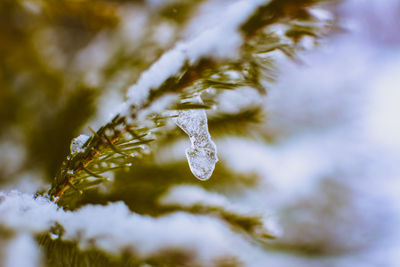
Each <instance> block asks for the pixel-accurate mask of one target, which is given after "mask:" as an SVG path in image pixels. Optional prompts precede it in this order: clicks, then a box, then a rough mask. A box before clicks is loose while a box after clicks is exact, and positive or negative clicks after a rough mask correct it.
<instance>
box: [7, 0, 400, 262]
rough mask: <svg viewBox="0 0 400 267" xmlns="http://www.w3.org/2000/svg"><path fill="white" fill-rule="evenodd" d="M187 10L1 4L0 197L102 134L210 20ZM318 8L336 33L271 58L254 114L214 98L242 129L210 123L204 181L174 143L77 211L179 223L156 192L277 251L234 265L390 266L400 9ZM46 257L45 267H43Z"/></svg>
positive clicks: (38, 182)
mask: <svg viewBox="0 0 400 267" xmlns="http://www.w3.org/2000/svg"><path fill="white" fill-rule="evenodd" d="M222 2H223V1H222ZM225 2H227V1H225ZM228 2H229V1H228ZM201 3H202V1H173V0H171V1H170V0H169V1H157V0H148V1H134V0H131V1H117V0H115V1H105V0H104V1H100V0H95V1H86V0H76V1H75V0H74V1H72V0H57V1H52V0H48V1H43V0H2V1H1V3H0V190H2V191H8V190H13V189H17V190H19V191H22V192H27V193H35V192H36V191H38V190H45V189H48V188H49V184H50V183H51V181H52V178H53V177H54V175H55V173H56V172H57V170H58V168H59V167H60V164H61V162H62V160H63V159H64V157H65V156H66V155H68V153H69V146H70V142H71V140H72V138H74V137H76V136H77V135H79V134H81V133H89V130H88V125H90V126H91V127H93V128H95V129H96V128H98V127H99V126H101V125H102V124H103V123H104V122H106V121H107V119H108V117H109V114H110V112H111V111H112V110H114V109H115V107H116V106H117V105H118V104H119V103H121V102H122V101H123V100H124V94H125V92H126V89H127V88H128V87H129V85H131V84H133V83H134V82H135V81H136V80H137V78H138V76H139V75H140V73H141V72H142V71H143V70H145V69H147V68H148V67H149V66H150V65H151V63H153V62H154V61H155V60H156V59H157V58H158V57H159V56H160V55H161V54H162V53H163V52H165V51H166V50H167V49H169V48H171V47H172V46H173V45H174V44H175V43H176V41H177V40H180V39H182V38H185V37H187V36H190V35H191V34H194V32H195V31H196V25H198V24H201V23H202V22H201V21H196V20H195V19H191V18H192V17H196V14H197V13H196V12H203V13H204V12H206V13H207V12H210V14H211V15H212V11H211V10H208V9H207V6H204V7H202V9H200V11H199V10H198V8H199V6H200V5H201ZM324 7H326V8H327V9H328V10H329V12H326V11H324V10H321V9H318V8H316V9H315V10H313V12H316V15H318V16H321V19H326V18H327V17H328V19H329V18H330V17H331V18H332V19H333V20H335V21H337V24H338V27H337V29H336V30H335V31H333V32H332V33H331V34H330V36H328V37H326V38H324V39H323V40H322V41H321V42H320V44H319V45H316V44H315V43H314V42H313V41H312V40H308V39H307V38H305V39H304V40H302V45H303V46H304V48H305V50H306V51H302V52H300V53H299V54H298V55H297V59H296V60H295V61H293V60H291V59H289V58H286V57H285V56H283V55H279V54H278V55H276V66H275V67H276V68H275V72H276V73H275V74H276V76H277V79H276V81H275V82H273V83H271V85H270V86H269V88H267V95H266V96H265V97H264V98H260V97H259V95H258V94H256V93H255V92H254V90H251V89H246V88H242V89H240V90H236V91H226V92H224V93H223V94H221V97H220V99H219V100H218V109H219V110H222V111H224V112H226V113H227V114H229V113H237V112H238V110H242V111H249V112H248V113H247V116H248V117H244V119H245V120H246V123H241V122H240V121H237V123H236V124H233V125H230V127H225V125H222V126H221V125H219V124H218V120H217V118H216V119H215V120H213V119H212V112H213V111H210V112H209V113H210V124H209V126H210V132H211V135H212V136H213V139H214V140H215V141H216V144H217V147H218V153H219V158H220V162H219V163H218V164H217V167H216V170H215V173H214V175H213V177H212V178H211V179H210V180H209V181H207V182H200V181H198V180H196V179H195V178H194V177H193V176H192V174H191V173H190V170H189V167H188V166H187V162H186V159H185V152H184V151H185V148H186V147H187V143H188V140H186V138H178V137H177V138H172V139H171V140H172V141H169V142H164V143H162V144H160V145H159V146H158V147H157V150H156V151H155V152H154V153H153V154H152V155H151V156H149V157H146V158H144V159H142V160H140V162H139V163H137V164H136V165H135V167H134V168H132V169H130V170H128V171H121V172H117V173H115V176H114V182H113V183H111V184H104V185H101V186H100V187H99V188H97V189H95V190H91V191H89V192H87V194H85V196H83V197H82V199H81V200H79V203H77V204H76V205H77V206H76V207H80V206H82V205H85V204H87V203H97V204H104V203H107V202H109V201H119V200H122V201H124V202H125V203H126V204H127V205H128V206H129V208H130V209H131V210H132V211H134V212H137V213H139V214H146V215H153V216H156V215H160V214H165V213H168V212H171V211H174V210H181V209H183V206H179V205H177V206H176V207H165V205H164V204H165V203H166V202H168V198H166V197H165V196H166V194H167V192H171V191H168V190H172V189H173V188H178V189H179V188H180V189H181V191H180V192H185V190H186V191H188V192H191V191H190V190H193V188H196V189H195V190H197V189H199V188H201V190H206V191H208V192H214V193H218V194H220V195H223V196H224V197H225V198H226V199H227V200H229V202H230V203H232V205H235V206H239V207H241V209H244V210H246V211H247V212H249V213H257V214H262V215H263V216H266V217H268V218H270V219H271V228H273V229H274V234H276V235H277V238H276V239H275V240H274V241H273V242H270V243H268V244H267V245H265V247H263V248H262V249H260V248H259V247H254V249H252V248H246V249H247V250H244V251H246V253H248V252H249V251H251V253H249V254H248V255H247V256H246V255H242V256H243V257H244V259H245V260H244V261H245V263H246V260H247V262H249V263H252V264H253V265H254V266H257V263H260V265H258V266H284V267H286V266H288V267H290V266H398V262H400V258H399V256H398V255H400V231H399V229H398V225H399V223H400V221H399V219H400V217H399V216H400V204H399V203H400V162H399V161H400V139H399V137H400V119H399V117H398V116H399V114H400V105H399V101H400V89H399V88H400V87H399V84H400V2H399V1H398V0H344V1H340V2H339V1H336V2H333V3H330V4H329V5H327V6H324ZM203 17H204V16H203ZM255 110H257V114H256V115H255V113H251V112H254V111H255ZM177 136H179V134H177ZM182 190H183V191H182ZM199 190H200V189H199ZM196 192H197V191H196ZM163 201H164V202H163ZM163 203H164V204H163ZM0 216H1V214H0ZM0 246H1V245H0ZM250 247H251V246H250ZM64 249H66V248H64ZM68 249H71V248H68ZM55 250H56V249H55V248H54V247H52V248H46V250H44V252H43V254H44V255H45V256H44V258H46V259H47V262H48V266H58V265H57V264H56V263H55V262H57V257H61V256H60V255H59V254H57V253H55ZM237 253H239V254H240V253H244V252H240V251H239V252H237ZM4 257H5V256H4ZM49 262H50V263H49ZM51 263H52V264H51ZM261 263H262V264H261ZM245 265H246V264H245ZM60 266H63V265H60ZM64 266H65V265H64ZM85 266H86V265H85Z"/></svg>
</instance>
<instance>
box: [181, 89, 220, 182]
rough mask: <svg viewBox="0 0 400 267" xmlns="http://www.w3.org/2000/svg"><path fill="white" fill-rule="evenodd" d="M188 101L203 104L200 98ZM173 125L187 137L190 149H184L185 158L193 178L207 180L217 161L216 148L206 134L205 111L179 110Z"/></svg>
mask: <svg viewBox="0 0 400 267" xmlns="http://www.w3.org/2000/svg"><path fill="white" fill-rule="evenodd" d="M188 101H190V102H197V103H200V104H201V103H203V102H202V100H201V98H200V96H198V97H195V98H191V99H189V100H188ZM175 123H176V124H177V125H178V126H179V127H180V128H181V129H182V130H183V131H184V132H185V133H186V134H187V135H188V136H189V138H190V141H191V143H192V144H191V147H190V148H188V149H186V158H187V160H188V162H189V167H190V170H191V171H192V173H193V174H194V176H196V177H197V178H198V179H200V180H203V181H204V180H207V179H209V178H210V177H211V174H212V173H213V171H214V168H215V163H217V161H218V157H217V147H216V145H215V143H214V142H213V141H212V140H211V136H210V133H209V132H208V124H207V115H206V112H205V110H202V109H191V110H180V111H179V114H178V117H177V118H176V119H175Z"/></svg>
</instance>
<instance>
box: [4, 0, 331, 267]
mask: <svg viewBox="0 0 400 267" xmlns="http://www.w3.org/2000/svg"><path fill="white" fill-rule="evenodd" d="M334 4H335V3H334V2H329V1H321V0H320V1H317V0H296V1H295V0H272V1H261V0H260V1H183V0H173V1H150V0H149V1H135V0H132V1H108V0H106V1H105V0H95V1H89V0H82V1H70V0H58V1H50V0H48V1H34V0H24V1H22V0H18V1H15V0H3V1H2V3H0V12H1V15H0V16H1V20H2V23H1V25H2V26H0V27H1V28H0V37H1V40H2V42H1V43H0V54H1V56H2V60H1V64H0V67H1V71H0V85H1V87H2V89H1V90H0V99H1V103H2V105H1V106H0V128H1V129H2V131H1V132H0V138H1V144H0V146H1V149H2V150H3V151H4V152H3V151H2V153H1V154H2V155H1V156H0V157H2V159H1V160H2V161H3V163H1V164H0V183H1V186H2V187H3V188H4V189H7V190H6V191H4V192H1V193H0V213H1V214H3V216H0V226H1V228H0V233H1V237H2V238H1V239H2V240H6V241H7V242H9V245H8V246H9V247H10V248H12V249H15V250H16V251H17V253H20V252H24V251H25V252H26V253H28V254H27V255H31V254H33V255H32V259H31V260H28V261H24V260H22V259H21V264H24V265H25V264H27V263H29V264H31V265H30V266H40V264H43V266H241V265H244V266H248V265H254V264H255V263H254V262H252V261H251V256H249V255H244V254H246V253H254V254H255V255H258V253H263V251H267V250H278V249H282V247H281V246H279V245H277V243H274V242H275V241H274V239H275V238H276V234H277V232H276V231H275V229H274V226H273V225H269V224H270V223H271V222H270V221H268V219H266V218H265V214H260V213H257V212H249V211H247V210H245V209H243V208H241V207H240V205H237V204H235V203H234V202H233V201H231V200H232V199H234V198H235V197H236V196H239V195H241V194H243V193H244V192H246V191H247V190H254V189H255V188H257V187H258V186H259V181H258V179H257V177H256V176H255V175H254V174H252V173H247V174H243V173H242V174H239V173H237V172H235V171H234V170H233V169H232V168H230V167H229V166H228V164H227V163H226V162H225V161H224V158H223V157H220V156H218V152H217V147H218V146H217V145H218V140H223V139H224V138H226V137H232V136H239V137H241V138H253V139H254V138H256V139H258V140H262V142H271V143H272V142H275V141H276V140H277V139H279V133H273V132H272V131H269V130H268V129H265V127H264V126H262V124H261V122H262V121H263V120H265V117H266V116H268V114H266V112H265V107H264V106H263V102H262V101H257V100H258V99H261V98H264V97H265V95H266V94H267V93H268V88H270V87H272V86H273V85H274V83H273V82H274V80H275V79H276V78H279V77H276V76H277V72H278V71H277V69H276V67H275V62H276V61H277V60H279V59H280V58H281V57H282V55H284V56H287V57H289V58H291V59H293V60H294V61H296V60H297V56H296V55H297V53H299V52H301V51H302V50H305V49H306V48H307V44H308V43H309V42H311V43H312V44H313V45H317V44H318V40H319V39H320V38H321V37H324V36H325V35H326V34H328V33H330V32H332V30H333V29H334V26H335V20H334V19H333V18H332V17H327V18H323V17H321V16H320V13H321V12H328V11H326V10H327V9H329V7H331V6H333V5H334ZM324 8H325V11H324ZM307 42H308V43H307ZM282 71H284V70H282ZM124 96H125V97H124ZM232 98H233V100H232ZM235 98H236V99H239V100H235ZM241 99H248V100H249V101H247V102H246V101H241ZM80 133H82V134H81V135H79V134H80ZM78 135H79V136H78ZM76 136H78V137H76ZM214 141H215V143H217V145H216V144H215V143H214ZM183 147H184V149H182V148H183ZM10 151H11V152H10ZM218 151H220V150H218ZM13 155H16V157H17V158H16V159H13V158H12V157H13ZM185 156H186V158H185ZM244 160H245V159H244ZM217 162H218V163H217ZM196 178H197V179H196ZM38 183H39V185H38ZM26 184H28V185H26ZM16 187H18V188H19V189H20V190H22V191H29V190H30V191H31V192H30V193H20V192H16V191H12V192H9V189H13V188H16ZM24 187H25V190H24ZM33 188H34V189H35V190H36V189H38V188H40V189H38V191H37V192H36V193H35V194H34V197H33V192H32V189H33ZM6 241H4V242H6ZM278 243H279V242H278ZM4 251H5V250H4ZM4 251H3V256H2V257H1V258H6V256H5V253H7V252H4ZM39 251H42V257H40V256H39V255H40V254H39ZM29 253H31V254H29ZM0 255H1V254H0ZM11 258H13V257H11ZM13 259H14V260H15V257H14V258H13ZM35 259H36V261H37V262H35ZM16 262H18V261H16ZM10 264H11V263H10ZM36 264H37V265H36ZM10 266H15V265H12V264H11V265H10ZM21 266H22V265H21ZM259 266H262V264H261V265H259Z"/></svg>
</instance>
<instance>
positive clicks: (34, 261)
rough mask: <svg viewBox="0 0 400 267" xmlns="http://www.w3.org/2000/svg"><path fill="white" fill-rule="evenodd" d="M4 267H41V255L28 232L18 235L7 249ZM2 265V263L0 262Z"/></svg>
mask: <svg viewBox="0 0 400 267" xmlns="http://www.w3.org/2000/svg"><path fill="white" fill-rule="evenodd" d="M5 252H6V253H5V254H6V256H5V259H4V262H3V265H2V266H4V267H39V266H42V265H41V264H40V263H41V253H40V251H39V248H38V245H37V244H36V242H35V240H34V238H33V236H32V235H31V234H30V233H27V232H20V233H17V235H16V236H15V237H13V238H12V240H11V241H10V242H9V244H8V246H7V248H6V251H5ZM0 263H1V262H0Z"/></svg>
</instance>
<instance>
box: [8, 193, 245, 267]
mask: <svg viewBox="0 0 400 267" xmlns="http://www.w3.org/2000/svg"><path fill="white" fill-rule="evenodd" d="M0 214H1V215H2V216H0V225H2V226H5V227H7V228H9V229H13V230H15V231H17V232H18V233H21V234H20V235H19V236H17V239H15V240H14V241H13V243H12V245H11V249H12V250H13V252H14V253H20V252H21V251H22V250H23V251H24V252H25V254H24V256H26V255H31V256H29V257H27V258H26V259H29V260H32V259H33V260H34V261H35V259H37V258H38V256H37V255H38V254H37V246H36V245H35V244H34V241H33V239H32V237H31V236H32V234H35V233H39V232H46V231H48V230H49V228H50V227H51V226H53V225H54V224H55V223H56V222H57V223H59V224H61V225H62V226H63V228H64V230H65V233H64V234H63V236H61V237H60V238H62V239H64V240H71V241H77V242H78V244H79V246H80V247H82V248H90V247H91V246H95V247H97V248H99V249H102V250H104V251H107V252H111V253H114V254H119V253H121V252H122V251H123V250H125V249H128V250H131V251H134V252H135V253H137V254H138V256H141V257H147V256H151V255H154V254H156V253H157V252H161V251H162V250H164V249H167V248H171V247H174V248H177V249H180V250H183V251H187V252H196V253H195V255H196V256H195V257H194V260H195V261H198V262H202V264H207V266H213V260H214V259H216V258H220V257H226V256H229V255H237V254H238V253H237V252H238V251H239V249H243V248H246V249H248V248H249V246H248V244H246V242H245V241H244V240H243V239H242V238H241V237H239V236H238V235H237V234H234V233H233V232H232V231H231V230H229V228H228V227H226V225H225V224H224V223H222V222H221V221H220V220H218V219H216V218H213V217H208V216H203V215H192V214H189V213H184V212H177V213H172V214H170V215H165V216H162V217H158V218H152V217H148V216H142V215H139V214H135V213H132V212H131V211H130V210H129V208H128V207H127V206H126V205H125V204H124V203H122V202H117V203H111V204H108V205H106V206H100V205H87V206H85V207H83V208H81V209H79V210H77V211H74V212H71V211H67V212H66V211H63V210H62V209H58V208H57V207H56V205H55V204H53V203H52V202H49V201H48V200H47V199H45V198H42V197H39V198H37V199H34V198H33V197H32V195H29V194H21V193H19V192H16V191H13V192H9V193H4V192H0ZM230 244H235V246H231V245H230ZM32 254H34V255H32ZM18 255H20V254H18ZM18 255H15V254H11V255H10V256H9V259H8V262H11V263H16V262H17V263H20V261H24V262H25V258H22V259H18ZM9 266H11V267H13V266H35V265H31V264H28V265H25V264H23V265H15V264H14V265H9Z"/></svg>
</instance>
